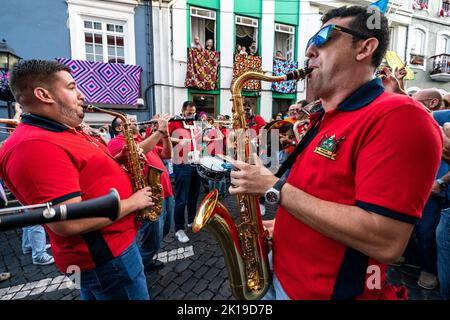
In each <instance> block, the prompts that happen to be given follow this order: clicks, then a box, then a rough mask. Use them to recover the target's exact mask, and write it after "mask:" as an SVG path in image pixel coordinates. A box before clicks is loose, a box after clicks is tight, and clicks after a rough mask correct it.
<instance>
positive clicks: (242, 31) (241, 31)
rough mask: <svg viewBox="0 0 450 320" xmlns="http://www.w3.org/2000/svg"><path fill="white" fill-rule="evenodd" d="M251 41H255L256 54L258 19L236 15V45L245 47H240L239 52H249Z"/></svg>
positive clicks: (257, 50)
mask: <svg viewBox="0 0 450 320" xmlns="http://www.w3.org/2000/svg"><path fill="white" fill-rule="evenodd" d="M252 42H256V55H258V54H259V48H258V20H257V19H253V18H248V17H243V16H236V47H237V45H240V46H241V47H245V50H244V48H242V51H241V52H243V51H245V52H246V53H247V54H251V51H250V47H251V45H252ZM236 53H237V52H236Z"/></svg>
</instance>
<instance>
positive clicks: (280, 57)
mask: <svg viewBox="0 0 450 320" xmlns="http://www.w3.org/2000/svg"><path fill="white" fill-rule="evenodd" d="M275 59H278V60H283V61H285V60H286V58H285V57H284V55H283V52H281V50H277V52H276V53H275Z"/></svg>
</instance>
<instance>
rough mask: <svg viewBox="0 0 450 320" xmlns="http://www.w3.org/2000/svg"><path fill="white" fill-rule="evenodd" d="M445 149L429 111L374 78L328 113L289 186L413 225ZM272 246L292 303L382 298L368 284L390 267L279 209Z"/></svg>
mask: <svg viewBox="0 0 450 320" xmlns="http://www.w3.org/2000/svg"><path fill="white" fill-rule="evenodd" d="M313 118H317V114H314V115H313ZM327 139H328V140H327ZM441 151H442V138H441V133H440V131H439V127H438V126H437V124H436V123H435V122H434V121H433V119H432V117H431V116H430V115H429V114H428V113H427V112H426V111H425V110H424V108H423V107H422V106H421V105H420V104H419V103H418V102H416V101H414V100H413V99H411V98H409V97H407V96H403V95H394V94H390V93H384V88H383V87H382V84H381V82H380V81H379V79H376V80H373V81H370V82H369V83H367V84H366V85H364V86H362V87H361V88H359V89H358V90H357V91H355V92H354V93H353V94H352V95H351V96H350V97H349V98H347V99H346V100H345V101H344V102H343V103H342V104H341V105H340V106H339V107H338V108H337V109H334V110H331V111H328V112H326V113H325V116H324V118H323V120H322V123H321V125H320V129H319V132H318V134H317V135H316V136H315V138H314V139H313V140H312V142H311V143H310V144H309V145H308V146H307V147H306V149H305V150H304V151H303V152H302V153H301V154H300V155H299V156H298V158H297V160H296V162H295V163H294V165H293V167H292V169H291V172H290V174H289V176H288V179H287V183H289V184H291V185H292V186H294V187H296V188H299V189H301V190H303V191H305V192H307V193H308V194H310V195H312V196H314V197H317V198H319V199H323V200H327V201H332V202H336V203H340V204H345V205H351V206H358V207H360V208H362V209H364V210H366V211H370V212H374V213H375V214H381V215H383V216H386V217H389V218H391V219H396V220H400V221H404V222H407V223H411V224H414V223H415V222H416V221H417V220H418V219H419V218H420V217H421V212H422V210H423V208H424V205H425V202H426V200H427V198H428V196H429V194H430V190H431V186H432V184H433V181H434V178H435V176H436V172H437V169H438V166H439V162H440V159H441ZM331 158H333V159H334V160H333V159H331ZM362 214H366V213H362ZM367 214H369V213H367ZM273 244H274V247H273V254H274V255H273V267H274V272H275V274H276V275H277V277H278V279H279V280H280V283H281V285H282V287H283V288H284V290H285V291H286V293H287V294H288V295H289V297H290V298H292V299H351V298H357V299H370V298H377V297H378V295H379V294H380V290H377V289H369V288H368V287H367V284H366V280H367V278H368V277H369V276H371V275H372V274H373V273H374V272H373V270H374V268H375V269H376V270H379V271H381V272H380V275H381V282H380V283H381V286H384V284H385V276H386V269H387V267H386V265H384V264H382V263H379V262H377V261H375V260H373V259H371V258H369V257H367V256H365V255H364V254H363V253H361V252H358V251H356V250H355V249H352V248H350V247H347V246H345V245H344V244H342V243H339V242H337V241H335V240H333V239H331V238H328V237H326V236H324V235H322V234H321V233H319V232H317V231H316V230H314V229H312V228H311V227H309V226H307V225H306V224H304V223H302V222H300V221H299V220H298V219H296V218H295V217H294V216H292V215H291V214H289V212H287V211H286V210H285V209H284V208H283V207H281V206H280V207H279V209H278V211H277V218H276V223H275V230H274V241H273ZM368 268H369V269H368ZM377 268H379V269H377ZM370 283H371V281H369V284H370Z"/></svg>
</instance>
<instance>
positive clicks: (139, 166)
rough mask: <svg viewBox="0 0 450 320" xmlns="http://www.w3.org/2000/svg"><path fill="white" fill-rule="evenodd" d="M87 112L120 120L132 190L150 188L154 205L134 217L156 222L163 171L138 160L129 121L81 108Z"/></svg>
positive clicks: (100, 110)
mask: <svg viewBox="0 0 450 320" xmlns="http://www.w3.org/2000/svg"><path fill="white" fill-rule="evenodd" d="M83 108H84V109H85V110H87V111H88V112H94V111H95V112H102V113H107V114H109V115H111V116H115V117H119V119H120V120H122V125H123V134H124V137H125V143H126V146H127V160H128V161H127V164H128V165H127V169H128V171H129V174H130V176H131V182H132V184H133V190H134V191H135V192H136V191H138V190H141V189H142V188H145V187H147V186H149V187H150V189H151V192H152V200H153V202H154V203H155V204H154V206H152V207H148V208H144V209H141V210H139V211H138V212H137V215H136V217H137V218H138V220H141V221H156V220H158V219H159V216H160V215H161V212H162V204H163V194H162V190H163V189H162V185H161V182H160V181H161V174H162V173H163V171H162V170H161V169H159V168H156V167H154V166H152V165H150V164H148V163H144V162H143V161H142V160H141V159H140V158H139V152H138V147H137V145H136V142H135V141H134V132H133V129H132V128H131V125H130V120H128V118H127V117H126V116H125V115H124V114H122V113H120V112H114V111H111V110H106V109H102V108H99V107H95V106H93V105H86V106H83ZM145 166H148V167H149V170H148V174H147V175H145Z"/></svg>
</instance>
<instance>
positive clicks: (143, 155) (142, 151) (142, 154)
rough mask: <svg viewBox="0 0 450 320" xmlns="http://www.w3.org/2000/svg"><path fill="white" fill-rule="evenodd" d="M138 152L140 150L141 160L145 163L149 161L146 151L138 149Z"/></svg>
mask: <svg viewBox="0 0 450 320" xmlns="http://www.w3.org/2000/svg"><path fill="white" fill-rule="evenodd" d="M137 150H138V154H139V159H140V160H141V161H144V162H145V161H147V157H146V156H145V152H144V149H142V148H139V147H138V148H137Z"/></svg>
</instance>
